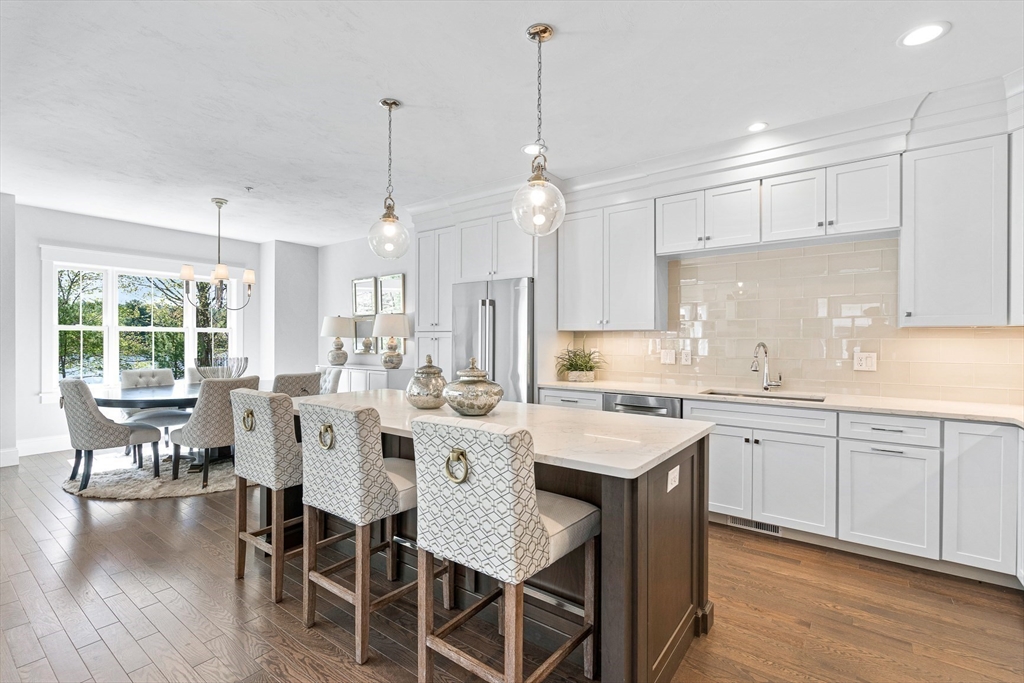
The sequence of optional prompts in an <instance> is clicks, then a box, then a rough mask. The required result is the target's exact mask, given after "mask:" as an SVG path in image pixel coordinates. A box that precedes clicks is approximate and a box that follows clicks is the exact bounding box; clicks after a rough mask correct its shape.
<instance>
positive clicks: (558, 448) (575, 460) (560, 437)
mask: <svg viewBox="0 0 1024 683" xmlns="http://www.w3.org/2000/svg"><path fill="white" fill-rule="evenodd" d="M292 400H293V402H294V403H295V409H296V411H298V409H299V404H300V403H304V402H309V403H317V404H321V405H360V406H370V407H373V408H376V409H377V412H378V413H380V425H381V431H382V432H384V433H385V434H394V435H396V436H405V437H410V438H411V437H412V421H413V420H414V419H416V418H417V417H422V416H424V415H448V416H452V417H460V415H458V414H457V413H456V412H455V411H453V410H452V409H451V408H449V407H448V406H444V407H442V408H438V409H437V410H418V409H416V408H413V407H412V406H411V405H409V403H408V401H406V400H405V392H404V391H400V390H398V389H375V390H372V391H353V392H349V393H341V394H325V395H322V396H309V397H301V398H295V399H292ZM465 419H468V420H479V421H481V422H492V423H496V424H500V425H504V426H507V427H522V428H523V429H526V430H529V432H530V433H531V434H532V435H533V445H534V450H535V451H536V462H539V463H544V464H546V465H556V466H558V467H565V468H567V469H572V470H580V471H583V472H593V473H596V474H604V475H608V476H612V477H620V478H622V479H635V478H637V477H639V476H640V475H642V474H643V473H645V472H647V471H648V470H650V469H652V468H653V467H656V466H657V465H659V464H661V463H663V462H664V461H666V460H668V459H669V458H671V457H672V456H673V455H675V454H677V453H679V452H680V451H681V450H683V449H684V448H686V447H687V446H690V445H691V444H693V443H695V442H697V441H699V440H700V439H702V438H704V437H705V436H707V435H708V434H710V433H711V430H712V429H713V428H714V424H713V423H711V422H702V421H699V420H651V419H650V418H649V417H647V416H644V415H625V414H621V413H602V412H597V411H589V410H577V409H575V408H559V407H557V406H542V405H536V404H532V403H512V402H508V401H502V402H501V403H499V404H498V407H496V408H495V409H494V410H493V411H491V413H490V414H489V415H486V416H485V417H470V418H465Z"/></svg>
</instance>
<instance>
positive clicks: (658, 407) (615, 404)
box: [603, 394, 683, 418]
mask: <svg viewBox="0 0 1024 683" xmlns="http://www.w3.org/2000/svg"><path fill="white" fill-rule="evenodd" d="M603 408H604V410H605V411H607V412H615V413H630V414H632V415H654V416H655V417H675V418H679V417H682V415H683V400H682V399H681V398H665V397H663V396H636V395H634V394H605V395H604V406H603Z"/></svg>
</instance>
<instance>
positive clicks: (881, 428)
mask: <svg viewBox="0 0 1024 683" xmlns="http://www.w3.org/2000/svg"><path fill="white" fill-rule="evenodd" d="M839 436H840V438H843V439H861V440H864V441H884V442H886V443H898V444H904V445H906V446H924V447H926V448H938V447H939V443H940V441H941V437H940V430H939V421H938V420H928V419H925V418H920V417H906V416H903V415H871V414H869V413H839Z"/></svg>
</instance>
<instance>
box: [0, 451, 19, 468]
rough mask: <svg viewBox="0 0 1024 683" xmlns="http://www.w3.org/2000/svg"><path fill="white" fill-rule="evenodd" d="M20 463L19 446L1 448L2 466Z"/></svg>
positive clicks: (0, 465) (0, 459) (0, 460)
mask: <svg viewBox="0 0 1024 683" xmlns="http://www.w3.org/2000/svg"><path fill="white" fill-rule="evenodd" d="M17 464H18V449H17V448H0V467H10V466H11V465H17Z"/></svg>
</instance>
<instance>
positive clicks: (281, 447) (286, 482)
mask: <svg viewBox="0 0 1024 683" xmlns="http://www.w3.org/2000/svg"><path fill="white" fill-rule="evenodd" d="M231 410H232V413H233V416H234V418H233V419H234V423H235V424H234V429H235V578H236V579H241V578H244V577H245V551H246V544H249V545H252V546H255V547H256V548H259V549H260V550H262V551H263V552H265V553H269V554H270V593H271V598H272V599H273V601H274V602H281V598H282V597H283V595H284V563H285V562H287V561H288V559H289V558H292V557H295V556H296V555H299V554H300V553H302V547H301V546H300V547H298V548H295V549H294V550H290V551H288V552H285V550H284V530H285V529H286V528H288V527H290V526H293V525H295V524H298V523H299V522H301V521H302V515H299V516H297V517H294V518H292V519H289V520H285V518H284V490H285V489H286V488H288V487H290V486H300V485H301V484H302V445H301V444H299V442H298V441H296V440H295V418H294V413H293V411H294V409H293V408H292V399H291V397H289V396H287V395H285V394H273V393H268V392H265V391H254V390H252V389H235V390H234V391H232V392H231ZM250 482H252V483H256V484H259V485H260V486H265V487H267V488H268V489H270V492H271V493H270V495H271V516H272V518H271V522H270V526H268V527H266V528H264V529H258V530H255V531H249V525H248V517H249V511H248V485H249V483H250ZM268 531H269V532H270V543H267V542H266V541H264V540H263V539H262V538H259V537H260V536H262V535H263V534H265V533H267V532H268Z"/></svg>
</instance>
